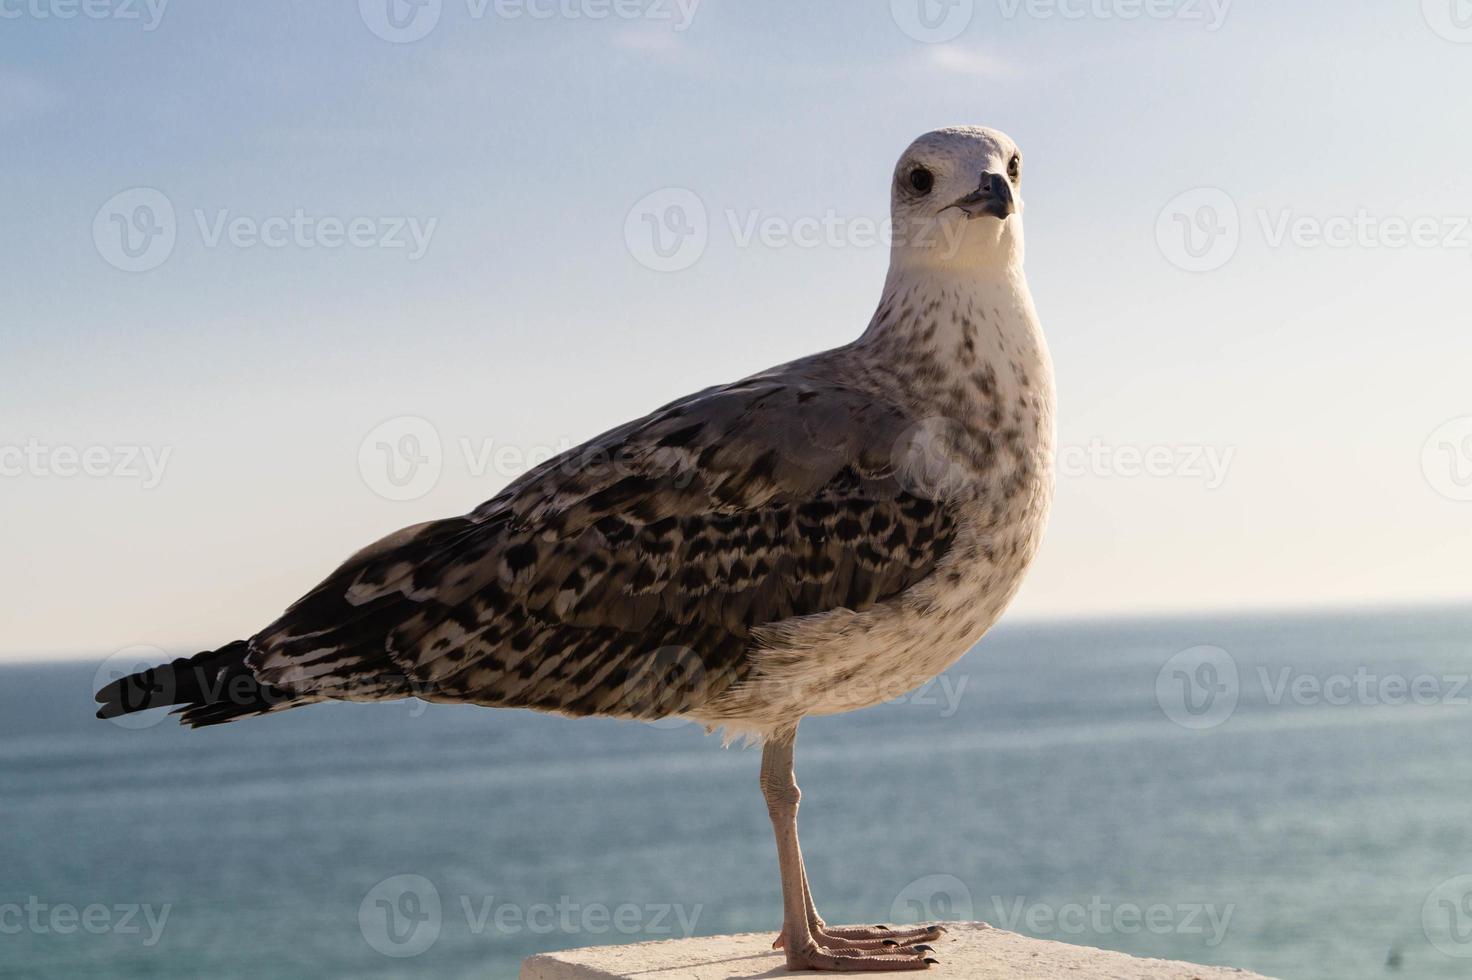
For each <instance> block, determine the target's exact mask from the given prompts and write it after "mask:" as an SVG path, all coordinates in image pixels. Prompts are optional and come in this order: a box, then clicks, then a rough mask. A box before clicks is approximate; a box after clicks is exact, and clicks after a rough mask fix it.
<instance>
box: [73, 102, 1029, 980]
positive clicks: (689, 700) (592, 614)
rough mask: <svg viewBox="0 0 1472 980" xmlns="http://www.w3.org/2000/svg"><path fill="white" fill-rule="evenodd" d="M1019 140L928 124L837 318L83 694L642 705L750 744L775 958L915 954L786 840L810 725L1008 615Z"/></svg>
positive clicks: (1023, 381) (1021, 353)
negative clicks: (263, 619) (823, 908)
mask: <svg viewBox="0 0 1472 980" xmlns="http://www.w3.org/2000/svg"><path fill="white" fill-rule="evenodd" d="M1021 185H1022V154H1021V152H1020V151H1019V150H1018V148H1017V145H1016V144H1015V143H1014V142H1013V141H1012V140H1011V139H1010V138H1009V137H1007V136H1006V135H1005V134H1003V133H1001V132H999V131H997V130H994V129H986V128H981V127H973V126H965V127H955V128H948V129H940V130H936V131H934V132H931V133H927V134H925V135H924V136H921V137H920V138H919V139H917V140H915V142H914V143H912V144H911V145H910V146H909V148H908V149H906V150H905V152H904V154H903V155H902V156H901V158H900V161H899V164H898V166H897V167H896V168H895V171H894V176H893V180H892V182H891V188H890V193H891V218H892V235H891V239H892V241H891V248H890V251H891V255H890V265H889V272H888V275H887V277H886V279H885V283H884V290H883V294H882V297H881V299H880V301H879V305H878V309H877V310H876V312H875V313H874V316H873V318H872V319H871V320H870V322H869V324H868V327H867V329H866V330H865V331H864V332H863V334H862V335H861V336H860V337H859V338H858V339H857V340H855V341H853V342H852V343H849V344H847V345H845V346H842V347H838V348H835V349H833V350H828V351H824V352H822V353H818V354H814V355H811V356H808V357H804V358H801V359H799V360H796V361H792V362H791V363H788V364H783V365H781V366H779V367H775V368H772V369H770V370H767V371H763V372H761V373H759V374H754V375H752V376H750V377H748V378H745V379H743V380H740V381H736V382H734V383H732V384H726V385H720V386H717V387H714V388H707V389H706V390H704V391H700V392H697V393H696V394H693V395H689V396H687V397H685V398H681V399H679V400H678V401H675V402H671V403H670V404H668V405H666V406H664V407H663V408H660V409H657V410H656V411H654V412H652V413H650V414H649V415H647V416H645V417H644V418H641V419H637V420H635V421H633V422H629V423H627V424H625V425H623V426H620V427H618V428H616V429H612V430H610V431H609V432H606V433H604V434H603V435H601V436H598V437H596V438H594V439H592V440H590V441H589V442H587V443H585V444H584V445H582V446H579V447H577V448H575V449H572V450H569V451H568V452H566V453H564V454H563V455H561V456H559V457H557V458H554V459H552V460H549V461H548V462H547V463H545V464H544V465H542V466H540V467H538V468H536V469H534V470H532V471H530V472H528V473H526V474H525V475H524V476H522V477H521V478H519V479H517V480H516V481H515V482H513V483H511V484H510V485H509V486H508V487H506V489H505V490H504V491H503V492H501V493H500V494H499V495H497V496H496V497H494V498H493V499H491V500H489V501H487V502H486V503H484V504H481V505H480V506H479V507H477V508H475V509H474V510H472V511H471V512H470V513H468V514H466V515H464V516H460V517H450V518H447V519H444V520H436V521H429V522H427V523H423V524H417V525H414V526H412V527H407V528H404V529H402V530H400V531H397V532H395V533H393V534H390V535H389V536H387V537H385V538H383V539H382V540H380V541H378V542H376V543H374V544H371V545H369V546H368V547H366V548H364V549H362V550H361V551H359V552H358V553H357V554H355V555H353V556H352V557H350V558H349V559H348V560H347V561H346V562H344V563H343V564H342V565H341V566H340V567H338V569H337V570H336V571H334V572H333V573H332V574H330V575H329V576H328V577H327V578H326V580H324V581H323V582H322V583H321V584H320V585H318V586H317V587H316V588H314V589H312V590H311V591H310V592H308V593H307V594H306V595H305V596H304V597H302V598H301V599H300V600H298V601H297V602H296V603H295V604H294V605H292V606H291V607H290V608H288V609H287V610H286V612H285V613H283V614H282V615H281V617H280V618H279V619H277V620H276V621H275V622H273V623H271V624H270V625H269V626H267V627H266V628H265V629H263V630H261V631H260V632H258V633H256V634H255V635H254V636H252V637H251V638H249V639H246V640H237V641H235V642H233V643H229V644H226V645H225V646H222V647H220V648H219V649H216V650H211V651H206V652H204V653H200V654H198V655H196V656H193V657H188V658H180V659H177V660H174V661H173V662H172V663H169V664H164V665H161V666H157V667H153V668H151V669H148V670H144V671H141V672H139V673H135V674H132V675H130V676H127V677H124V678H122V679H120V680H117V681H114V682H113V683H110V684H108V685H106V686H105V687H103V688H102V689H101V690H100V691H98V693H97V701H98V702H99V703H100V704H101V708H100V709H99V711H98V717H100V718H114V717H117V716H120V715H124V714H127V713H130V712H135V711H142V710H146V709H149V708H156V707H163V706H173V707H174V713H176V714H179V715H180V720H181V722H182V723H183V724H185V725H189V726H191V727H196V728H197V727H204V726H209V725H217V724H221V723H224V722H232V721H236V720H238V719H242V718H249V717H253V716H257V715H267V714H274V713H276V712H279V711H284V710H287V709H289V708H296V707H300V706H302V705H307V704H312V703H314V702H320V701H344V700H345V701H383V700H394V699H401V698H405V697H419V698H423V699H425V700H428V701H435V702H448V703H459V704H476V705H485V706H491V707H502V708H530V709H533V710H537V711H544V712H551V713H555V714H561V715H567V716H573V717H586V716H603V717H613V718H624V719H638V720H643V721H653V720H658V719H666V718H679V719H686V720H690V721H694V722H697V723H700V724H703V725H704V726H705V727H706V729H707V730H708V731H717V730H721V731H723V732H724V733H725V736H726V739H727V742H728V744H729V742H730V741H732V740H734V739H745V740H747V741H748V742H751V743H754V744H760V745H761V747H762V760H761V789H762V793H763V795H764V796H765V799H766V804H767V810H768V814H769V815H770V817H771V821H772V826H773V830H774V833H775V836H776V844H777V857H778V865H779V869H780V877H781V885H782V931H781V934H780V935H779V936H778V937H777V940H776V942H775V943H774V944H773V945H774V948H781V949H783V950H785V958H786V965H787V967H788V968H789V969H792V970H828V971H875V972H879V971H890V970H924V969H928V968H929V967H930V966H931V965H932V964H934V963H936V962H937V961H936V959H935V957H933V956H930V955H928V954H930V953H932V952H934V948H933V947H932V946H930V945H929V943H930V942H933V941H935V940H937V939H938V938H939V937H940V935H941V932H942V931H943V930H942V929H941V927H939V926H935V925H931V926H918V927H914V928H906V929H900V928H889V927H885V926H873V927H862V928H857V927H835V926H830V925H828V924H827V923H825V922H824V920H823V919H822V918H821V917H820V916H819V914H818V912H817V909H816V908H815V906H814V904H813V898H812V894H811V891H810V890H809V887H808V879H807V874H806V871H805V870H804V867H803V860H802V852H801V850H800V848H799V846H798V835H797V810H798V801H799V799H800V798H801V794H800V792H799V790H798V786H797V782H796V779H795V777H794V773H793V747H794V744H795V742H796V737H797V728H798V724H799V722H801V721H802V719H803V718H805V717H808V716H810V715H811V716H821V715H831V714H835V713H838V712H845V711H853V710H856V709H859V708H864V707H868V706H871V705H875V704H879V703H881V702H884V701H887V700H892V699H894V698H897V697H899V696H901V695H903V694H905V693H906V692H908V691H910V690H913V689H915V688H917V687H919V686H920V685H922V684H923V683H925V682H926V681H928V680H930V679H931V678H933V677H934V676H936V675H937V674H939V673H941V672H942V671H944V670H945V669H946V668H947V667H949V666H950V665H951V664H953V663H954V662H955V661H956V660H958V659H959V658H960V657H961V656H962V655H963V654H964V653H966V651H967V650H969V649H970V648H971V647H972V646H973V645H974V644H975V643H976V642H977V641H978V640H979V639H980V638H981V637H982V635H983V634H984V633H986V631H987V630H988V629H990V628H991V626H992V625H993V624H994V623H995V622H996V621H997V620H998V618H999V617H1000V616H1001V615H1002V612H1003V610H1004V609H1005V607H1006V606H1007V605H1008V603H1009V602H1010V601H1011V599H1012V597H1013V595H1014V594H1015V593H1016V591H1017V589H1018V587H1019V585H1020V584H1021V582H1022V579H1023V575H1024V573H1025V572H1026V569H1027V567H1028V565H1029V564H1030V563H1031V561H1032V559H1033V556H1034V555H1035V554H1036V552H1037V550H1038V547H1039V543H1040V541H1041V538H1042V533H1043V528H1044V524H1045V523H1046V520H1047V513H1048V509H1049V505H1050V503H1051V500H1052V492H1053V443H1054V409H1053V403H1054V394H1053V372H1052V364H1051V360H1050V358H1049V355H1048V350H1047V345H1046V343H1045V341H1044V339H1043V334H1042V331H1041V328H1040V326H1039V323H1038V318H1037V314H1036V312H1035V310H1034V307H1033V302H1032V297H1031V294H1030V293H1029V291H1028V287H1027V282H1026V280H1025V278H1024V276H1023V270H1022V261H1023V233H1022V198H1021Z"/></svg>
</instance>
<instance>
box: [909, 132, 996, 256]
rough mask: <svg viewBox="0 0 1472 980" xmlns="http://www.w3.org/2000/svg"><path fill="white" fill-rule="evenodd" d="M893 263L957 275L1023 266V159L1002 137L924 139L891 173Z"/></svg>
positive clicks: (980, 134)
mask: <svg viewBox="0 0 1472 980" xmlns="http://www.w3.org/2000/svg"><path fill="white" fill-rule="evenodd" d="M890 212H891V218H892V219H893V222H894V252H893V256H892V260H893V261H895V262H903V263H905V264H910V263H918V264H922V265H928V266H936V265H939V266H951V267H957V268H959V269H971V268H974V269H977V270H982V269H986V268H988V267H995V268H997V269H998V270H1002V269H1006V268H1008V267H1010V266H1011V265H1013V264H1014V263H1017V264H1020V263H1021V261H1022V152H1021V151H1020V150H1018V148H1017V144H1016V143H1014V142H1012V139H1011V138H1010V137H1008V136H1007V135H1006V134H1005V133H1002V132H1000V131H998V130H995V129H985V128H983V127H980V126H957V127H952V128H949V129H937V130H935V131H934V132H930V133H926V134H925V135H924V136H921V137H920V138H919V139H917V140H915V142H913V143H911V144H910V146H909V149H907V150H905V152H904V155H903V156H901V157H900V162H899V164H898V165H896V167H895V171H894V181H893V187H892V195H891V204H890Z"/></svg>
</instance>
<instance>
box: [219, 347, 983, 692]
mask: <svg viewBox="0 0 1472 980" xmlns="http://www.w3.org/2000/svg"><path fill="white" fill-rule="evenodd" d="M912 429H913V426H912V424H911V421H910V420H909V419H908V418H907V416H906V415H905V414H904V413H903V412H901V411H899V410H898V409H896V408H894V407H892V406H889V405H886V404H884V403H882V402H880V401H878V400H876V399H875V398H874V397H873V396H872V395H871V394H868V393H865V392H861V391H859V390H856V389H854V388H852V387H850V386H847V385H845V384H843V383H841V382H837V381H834V380H832V379H826V378H824V377H821V376H814V373H808V374H804V373H803V372H802V371H800V370H797V369H792V368H789V369H787V370H786V371H779V372H774V373H769V374H768V375H763V376H757V377H756V378H753V379H749V380H747V381H744V382H738V383H736V384H733V385H728V386H724V387H719V388H713V389H709V390H707V391H703V392H700V393H698V394H695V395H692V396H690V397H688V398H685V399H682V400H680V401H677V402H674V403H672V404H670V405H668V406H666V407H664V408H662V409H660V410H658V411H656V412H654V413H652V414H651V415H649V416H647V417H646V418H644V419H641V420H639V421H637V422H633V423H630V424H628V425H626V426H623V427H621V428H619V429H615V430H613V431H611V432H609V433H606V434H604V435H603V436H600V437H598V438H596V439H593V440H591V441H590V442H588V443H586V444H585V445H583V446H580V447H578V448H577V449H574V450H571V451H570V452H568V453H565V454H563V455H562V456H560V457H558V458H556V459H553V460H550V461H548V462H547V463H546V464H544V465H542V466H541V467H539V468H537V469H536V470H534V471H532V472H530V473H528V474H527V475H525V476H524V477H522V478H521V479H519V480H517V481H516V482H515V483H513V484H512V485H511V486H509V487H507V489H506V490H505V491H504V492H502V493H501V494H500V495H498V496H497V497H495V498H494V499H492V500H490V501H488V502H486V503H485V504H483V505H481V506H480V507H478V508H476V510H474V511H473V512H471V513H470V514H468V515H465V516H464V517H458V518H452V519H448V520H442V521H435V522H431V523H429V524H424V525H418V526H416V527H412V528H406V529H405V530H403V531H400V532H398V533H397V534H394V535H390V536H389V537H388V538H385V539H384V540H383V541H381V542H378V543H377V544H375V545H372V546H370V547H368V548H366V549H364V550H363V551H362V552H359V553H358V554H357V555H355V556H353V557H352V558H350V559H349V560H348V561H347V562H346V563H345V564H344V565H343V566H342V567H340V568H339V569H338V570H337V571H336V572H334V573H333V574H332V575H331V576H329V577H328V578H327V580H326V581H324V582H323V583H322V584H321V585H319V586H318V587H317V588H316V589H314V590H313V591H312V592H310V593H309V594H308V595H306V596H305V597H303V598H302V599H301V600H300V601H299V602H297V603H296V604H295V605H293V606H292V607H291V608H290V609H288V610H287V611H286V613H285V614H284V615H283V616H282V617H281V618H280V619H279V620H277V621H276V622H275V623H273V624H272V625H271V626H269V627H268V628H267V629H265V630H264V631H262V632H261V633H260V634H258V635H257V636H255V637H254V638H253V639H252V640H251V641H250V652H249V654H248V655H247V658H246V663H247V665H248V666H249V667H250V669H251V670H252V671H253V672H254V674H255V675H256V676H257V678H258V679H259V680H261V681H262V682H264V683H267V684H270V685H273V686H275V687H278V688H281V689H283V690H286V691H291V692H295V693H297V694H299V695H302V696H310V697H335V698H346V699H354V700H377V699H381V698H387V697H402V696H405V695H411V694H412V695H418V696H420V697H425V698H428V699H431V700H445V701H462V702H473V703H478V704H489V705H499V706H513V707H529V708H536V709H539V710H546V711H556V712H560V713H564V714H572V715H588V714H601V715H613V716H617V717H630V718H644V719H649V718H658V717H663V716H667V715H674V714H681V713H684V712H687V711H689V710H690V709H692V708H694V707H697V706H699V705H700V704H702V703H706V702H707V701H709V700H710V699H712V698H714V697H717V696H719V694H720V693H721V692H722V691H724V690H726V689H727V688H728V687H729V686H730V685H731V684H733V683H736V682H737V681H739V680H741V679H742V678H743V677H744V676H745V674H746V672H747V671H748V670H749V668H750V665H751V658H750V652H751V650H752V648H753V646H754V645H755V643H754V639H753V632H754V630H756V629H758V628H759V627H761V626H763V625H767V624H773V623H777V622H780V621H782V620H786V619H790V618H792V617H800V616H810V615H814V614H819V613H824V612H829V611H832V610H837V609H851V610H856V611H857V610H863V609H866V608H869V607H871V606H873V605H875V604H877V603H881V602H884V601H885V600H887V599H891V598H893V597H895V596H897V595H899V594H900V593H902V592H904V591H905V590H906V589H909V588H910V587H912V586H914V585H915V584H916V583H918V582H920V581H921V580H923V579H924V578H925V577H926V576H928V575H929V574H930V573H931V571H932V570H933V569H934V568H935V566H936V564H937V562H939V561H940V560H941V558H942V557H943V556H944V554H945V553H946V551H947V550H948V549H949V548H950V545H951V541H952V538H953V536H954V531H955V525H956V517H955V514H954V512H953V511H952V510H951V509H950V508H948V507H947V506H946V505H945V504H944V502H942V501H937V500H932V499H929V498H928V497H927V496H926V495H925V494H924V493H923V491H919V490H912V489H907V487H906V484H907V483H909V482H912V481H907V480H906V479H904V475H903V473H902V472H901V471H900V467H897V453H901V452H902V451H901V450H900V448H899V447H901V446H902V445H904V443H905V440H906V437H907V432H909V431H911V430H912Z"/></svg>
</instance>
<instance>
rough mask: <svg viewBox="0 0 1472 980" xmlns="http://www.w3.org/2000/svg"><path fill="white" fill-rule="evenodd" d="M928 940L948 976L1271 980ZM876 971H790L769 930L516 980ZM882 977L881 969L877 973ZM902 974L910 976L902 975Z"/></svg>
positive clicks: (629, 951)
mask: <svg viewBox="0 0 1472 980" xmlns="http://www.w3.org/2000/svg"><path fill="white" fill-rule="evenodd" d="M946 928H947V930H948V932H947V933H946V935H944V936H942V937H941V938H940V939H938V940H936V941H935V942H932V943H931V944H930V945H932V946H934V947H935V952H934V953H932V954H931V955H932V956H934V957H935V958H936V959H938V960H940V965H939V966H932V967H931V968H930V969H929V970H928V971H926V972H925V974H924V975H926V976H930V977H935V978H936V980H940V978H942V977H950V978H953V980H973V978H976V980H983V978H984V980H1054V978H1066V980H1268V978H1266V977H1262V976H1259V975H1258V974H1256V973H1248V972H1246V971H1244V970H1236V969H1230V968H1224V967H1216V966H1195V965H1193V964H1191V963H1176V962H1172V961H1169V960H1141V959H1136V958H1135V957H1133V956H1126V955H1124V954H1123V953H1114V952H1109V951H1107V950H1101V949H1092V948H1090V947H1087V946H1072V945H1069V944H1067V943H1054V942H1044V941H1042V940H1039V939H1029V938H1027V937H1026V936H1019V935H1017V934H1016V933H1011V932H1005V931H1003V930H1001V929H994V928H992V927H991V926H988V925H986V924H985V923H981V922H962V923H952V924H947V926H946ZM875 975H876V974H873V973H820V974H813V973H805V974H788V973H787V971H786V969H785V963H784V961H783V958H782V953H781V952H780V951H778V950H774V949H772V935H771V934H769V933H759V934H747V935H742V936H709V937H701V938H698V939H676V940H670V941H667V942H652V943H638V944H635V945H631V946H598V947H591V948H588V949H570V950H566V951H564V952H561V953H544V954H542V955H540V956H533V957H531V958H530V959H528V960H526V961H525V962H524V963H522V965H521V980H751V978H754V977H768V978H770V977H782V976H812V977H819V976H829V977H861V976H862V977H872V976H875ZM879 975H881V976H882V975H884V974H879ZM905 975H906V976H915V975H916V974H914V973H906V974H905Z"/></svg>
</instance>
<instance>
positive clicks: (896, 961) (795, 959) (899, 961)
mask: <svg viewBox="0 0 1472 980" xmlns="http://www.w3.org/2000/svg"><path fill="white" fill-rule="evenodd" d="M939 964H940V960H937V959H936V958H935V957H933V956H926V955H924V953H923V952H922V951H920V950H918V949H915V948H912V947H898V948H894V949H884V948H880V949H844V948H838V949H830V948H825V947H822V946H819V945H818V944H817V943H809V944H808V945H806V946H804V947H803V948H801V949H796V950H788V951H787V968H788V969H789V970H819V971H832V972H849V973H890V972H896V971H900V970H928V969H930V968H931V967H932V966H938V965H939Z"/></svg>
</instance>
